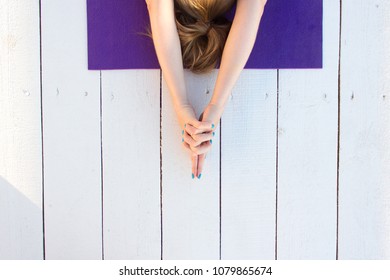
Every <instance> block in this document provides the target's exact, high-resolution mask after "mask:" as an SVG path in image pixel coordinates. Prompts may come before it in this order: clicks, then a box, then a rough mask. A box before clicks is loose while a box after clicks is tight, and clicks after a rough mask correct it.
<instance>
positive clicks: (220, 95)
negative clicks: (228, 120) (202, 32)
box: [197, 0, 267, 174]
mask: <svg viewBox="0 0 390 280" xmlns="http://www.w3.org/2000/svg"><path fill="white" fill-rule="evenodd" d="M266 2H267V1H266V0H238V1H237V8H236V14H235V16H234V19H233V24H232V27H231V29H230V32H229V36H228V38H227V40H226V44H225V48H224V50H223V54H222V59H221V65H220V69H219V72H218V76H217V81H216V83H215V87H214V92H213V96H212V98H211V100H210V102H209V104H208V106H207V107H206V109H205V110H204V112H203V113H202V116H201V119H202V120H203V121H209V122H213V123H218V122H219V119H220V118H221V116H222V113H223V110H224V108H225V105H226V101H227V99H228V97H229V95H230V93H231V91H232V89H233V87H234V85H235V83H236V82H237V79H238V77H239V76H240V73H241V71H242V69H243V68H244V66H245V64H246V62H247V60H248V58H249V55H250V53H251V51H252V49H253V46H254V44H255V41H256V35H257V31H258V29H259V24H260V20H261V17H262V15H263V11H264V6H265V3H266ZM206 153H207V150H206V152H205V153H204V154H201V155H199V156H198V168H197V172H198V173H197V174H200V173H201V172H202V170H203V165H204V161H205V157H206Z"/></svg>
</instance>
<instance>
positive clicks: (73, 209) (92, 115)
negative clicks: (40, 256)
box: [42, 0, 102, 259]
mask: <svg viewBox="0 0 390 280" xmlns="http://www.w3.org/2000/svg"><path fill="white" fill-rule="evenodd" d="M86 16H87V14H86V1H78V0H72V1H60V0H55V1H53V0H43V1H42V50H43V113H44V161H45V170H44V172H45V173H44V176H45V178H44V179H45V226H46V232H45V233H46V257H47V259H100V258H101V257H102V223H101V220H102V217H101V160H100V151H101V146H100V75H99V72H97V71H88V70H87V18H86Z"/></svg>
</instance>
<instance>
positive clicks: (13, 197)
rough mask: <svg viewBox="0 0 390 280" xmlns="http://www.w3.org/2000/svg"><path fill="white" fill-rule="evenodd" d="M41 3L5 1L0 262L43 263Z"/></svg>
mask: <svg viewBox="0 0 390 280" xmlns="http://www.w3.org/2000/svg"><path fill="white" fill-rule="evenodd" d="M39 48H40V45H39V2H38V1H21V0H19V1H8V0H0V225H1V229H0V243H1V246H0V259H42V258H43V226H42V148H41V147H42V143H41V105H40V102H41V98H40V56H39Z"/></svg>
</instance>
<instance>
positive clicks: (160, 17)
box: [146, 0, 188, 107]
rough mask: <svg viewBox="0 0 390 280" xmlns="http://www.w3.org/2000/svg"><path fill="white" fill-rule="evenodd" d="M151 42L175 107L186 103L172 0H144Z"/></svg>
mask: <svg viewBox="0 0 390 280" xmlns="http://www.w3.org/2000/svg"><path fill="white" fill-rule="evenodd" d="M146 3H147V5H148V11H149V18H150V25H151V28H152V33H153V43H154V46H155V49H156V53H157V57H158V61H159V63H160V66H161V69H162V71H163V73H164V78H165V81H166V82H167V85H168V89H169V92H170V93H171V96H172V99H173V102H174V104H175V107H178V106H182V105H187V104H188V100H187V93H186V86H185V82H184V70H183V61H182V56H181V48H180V41H179V35H178V33H177V30H176V24H175V15H174V3H173V0H146Z"/></svg>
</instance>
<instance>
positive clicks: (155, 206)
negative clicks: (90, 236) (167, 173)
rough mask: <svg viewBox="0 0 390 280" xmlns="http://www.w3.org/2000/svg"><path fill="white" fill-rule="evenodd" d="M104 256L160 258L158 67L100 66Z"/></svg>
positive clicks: (114, 257) (116, 257)
mask: <svg viewBox="0 0 390 280" xmlns="http://www.w3.org/2000/svg"><path fill="white" fill-rule="evenodd" d="M102 89H103V110H102V111H103V115H102V116H103V160H104V166H103V178H104V180H103V186H104V188H103V197H104V204H103V210H104V248H105V250H104V257H105V259H160V251H161V250H160V246H161V245H160V244H161V235H160V70H131V71H104V72H103V73H102Z"/></svg>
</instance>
